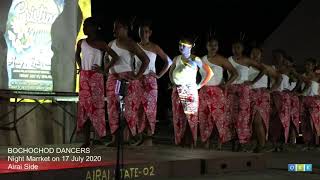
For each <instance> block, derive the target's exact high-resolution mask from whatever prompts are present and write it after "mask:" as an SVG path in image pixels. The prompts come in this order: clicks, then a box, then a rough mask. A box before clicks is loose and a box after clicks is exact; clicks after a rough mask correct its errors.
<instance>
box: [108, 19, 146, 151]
mask: <svg viewBox="0 0 320 180" xmlns="http://www.w3.org/2000/svg"><path fill="white" fill-rule="evenodd" d="M129 27H130V22H129V21H128V20H127V19H126V18H122V17H121V18H118V19H116V20H115V22H114V29H113V31H114V36H115V37H116V39H115V40H113V41H111V42H110V43H109V46H110V47H111V49H113V50H114V51H115V52H116V53H117V54H118V55H119V57H120V58H119V60H118V61H112V60H111V61H110V63H109V64H108V66H110V67H111V68H110V70H109V76H108V80H107V85H106V91H107V92H106V95H107V109H108V116H109V117H108V119H109V125H110V129H111V134H112V137H113V138H112V141H111V143H110V144H109V145H114V143H115V133H116V131H117V130H118V127H119V96H118V90H119V86H121V84H120V81H119V80H127V81H129V85H128V89H127V92H126V93H127V94H126V96H125V109H126V111H125V118H126V122H127V127H128V128H129V130H130V134H131V135H132V136H135V135H136V132H137V129H136V126H137V122H136V119H133V118H131V117H132V115H131V114H132V113H133V112H132V111H130V105H131V104H132V100H133V99H134V96H135V93H134V91H135V90H134V88H133V84H134V81H135V80H141V78H142V77H143V73H144V72H145V71H146V69H147V67H148V64H149V61H150V60H149V58H148V56H147V55H146V54H145V53H144V51H143V50H142V49H141V48H140V47H139V46H138V45H137V43H136V42H134V41H133V40H132V39H131V38H130V37H129V36H128V31H129ZM135 55H136V56H137V57H138V58H139V59H140V60H141V62H142V64H141V67H140V69H139V71H138V72H137V73H136V74H135V73H134V68H133V62H134V60H133V58H134V56H135ZM127 131H128V130H127V129H125V132H126V133H127ZM128 139H129V134H125V140H128Z"/></svg>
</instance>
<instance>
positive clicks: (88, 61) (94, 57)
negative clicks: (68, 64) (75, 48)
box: [81, 39, 103, 70]
mask: <svg viewBox="0 0 320 180" xmlns="http://www.w3.org/2000/svg"><path fill="white" fill-rule="evenodd" d="M81 53H82V58H81V69H82V70H92V66H93V65H94V64H96V65H98V66H101V65H102V63H101V62H102V55H103V54H102V51H100V50H99V49H96V48H93V47H91V46H90V45H89V44H88V43H87V41H86V40H85V39H84V40H82V42H81Z"/></svg>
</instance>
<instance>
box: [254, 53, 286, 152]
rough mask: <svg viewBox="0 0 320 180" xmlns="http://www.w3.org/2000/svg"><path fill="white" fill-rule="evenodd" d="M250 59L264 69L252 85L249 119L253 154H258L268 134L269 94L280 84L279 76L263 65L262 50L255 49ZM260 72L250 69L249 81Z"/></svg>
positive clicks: (269, 67)
mask: <svg viewBox="0 0 320 180" xmlns="http://www.w3.org/2000/svg"><path fill="white" fill-rule="evenodd" d="M250 58H251V60H252V61H255V62H257V63H260V64H261V65H262V66H264V68H265V72H264V73H265V75H263V76H262V77H261V79H260V80H258V81H257V82H256V83H254V84H252V86H251V91H250V97H251V104H250V105H251V118H252V123H253V132H254V134H255V135H256V138H257V146H256V147H255V148H254V150H253V152H255V153H258V152H260V151H261V150H262V149H263V148H264V146H265V142H266V140H267V137H268V132H269V119H270V92H269V91H273V90H275V89H276V88H278V86H279V85H280V83H281V76H280V75H279V74H278V73H277V72H276V71H275V70H274V69H273V68H272V67H271V66H269V65H266V64H263V63H262V62H261V59H262V49H261V48H258V47H255V48H253V49H252V50H251V53H250ZM259 73H260V72H259V71H258V70H256V69H255V68H252V67H250V70H249V79H250V80H254V78H256V77H257V76H258V74H259ZM268 76H269V78H270V79H271V80H272V82H273V83H272V87H271V89H270V90H269V89H267V88H268Z"/></svg>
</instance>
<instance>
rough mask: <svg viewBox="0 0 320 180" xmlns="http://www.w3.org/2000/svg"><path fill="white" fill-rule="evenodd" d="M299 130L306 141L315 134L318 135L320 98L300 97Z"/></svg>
mask: <svg viewBox="0 0 320 180" xmlns="http://www.w3.org/2000/svg"><path fill="white" fill-rule="evenodd" d="M301 109H302V110H301V112H302V116H301V117H302V118H301V130H302V134H303V136H304V139H305V140H306V141H310V140H311V138H312V136H313V135H314V134H315V135H317V136H320V98H319V97H313V96H306V97H303V98H302V106H301Z"/></svg>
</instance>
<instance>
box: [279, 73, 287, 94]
mask: <svg viewBox="0 0 320 180" xmlns="http://www.w3.org/2000/svg"><path fill="white" fill-rule="evenodd" d="M281 76H282V81H281V84H280V86H279V87H278V89H277V91H284V90H287V89H288V87H289V77H288V76H287V75H286V74H281Z"/></svg>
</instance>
